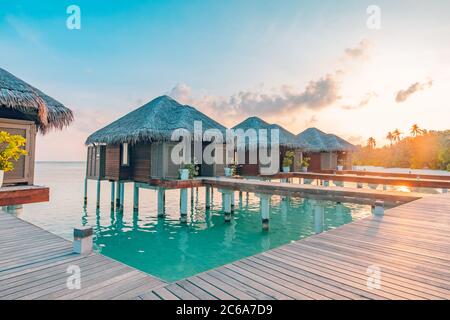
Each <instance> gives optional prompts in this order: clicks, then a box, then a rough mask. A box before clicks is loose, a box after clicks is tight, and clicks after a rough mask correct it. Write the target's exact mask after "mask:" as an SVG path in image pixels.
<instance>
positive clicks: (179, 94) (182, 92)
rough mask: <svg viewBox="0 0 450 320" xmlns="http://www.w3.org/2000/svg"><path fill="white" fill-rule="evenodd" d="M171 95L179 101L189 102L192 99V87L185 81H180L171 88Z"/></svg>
mask: <svg viewBox="0 0 450 320" xmlns="http://www.w3.org/2000/svg"><path fill="white" fill-rule="evenodd" d="M169 96H171V97H172V98H174V99H175V100H177V101H180V102H184V103H188V102H189V101H190V100H191V96H192V89H191V87H190V86H188V85H187V84H185V83H178V84H177V85H176V86H175V87H173V88H172V90H170V92H169Z"/></svg>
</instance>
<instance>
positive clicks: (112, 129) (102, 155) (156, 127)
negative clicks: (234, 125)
mask: <svg viewBox="0 0 450 320" xmlns="http://www.w3.org/2000/svg"><path fill="white" fill-rule="evenodd" d="M194 121H201V122H202V130H203V132H204V131H205V130H208V129H217V130H219V131H221V132H222V133H223V135H224V136H225V131H226V128H225V127H224V126H222V125H221V124H220V123H218V122H216V121H215V120H213V119H211V118H210V117H208V116H207V115H205V114H203V113H202V112H200V111H198V110H197V109H195V108H194V107H191V106H188V105H182V104H180V103H178V102H177V101H175V100H174V99H172V98H170V97H168V96H161V97H158V98H156V99H154V100H152V101H150V102H148V103H147V104H145V105H143V106H142V107H139V108H138V109H136V110H134V111H132V112H130V113H128V114H126V115H125V116H123V117H121V118H120V119H118V120H116V121H114V122H112V123H110V124H109V125H107V126H106V127H104V128H102V129H100V130H98V131H96V132H94V133H93V134H92V135H90V136H89V137H88V138H87V140H86V145H90V147H89V148H88V168H87V171H88V174H87V176H88V178H91V179H108V180H111V181H119V180H132V181H136V182H142V183H148V182H149V181H150V179H152V178H177V177H178V169H179V168H180V166H179V165H177V164H174V163H173V162H172V161H171V159H170V154H171V151H172V149H173V147H174V146H175V144H176V142H173V141H171V135H172V132H173V131H174V130H177V129H186V130H188V131H190V132H194ZM223 168H224V165H219V164H214V165H207V164H202V165H201V166H200V174H201V175H204V176H215V175H223Z"/></svg>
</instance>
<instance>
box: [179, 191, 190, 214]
mask: <svg viewBox="0 0 450 320" xmlns="http://www.w3.org/2000/svg"><path fill="white" fill-rule="evenodd" d="M187 202H188V191H187V189H186V188H184V189H180V221H181V223H186V222H187Z"/></svg>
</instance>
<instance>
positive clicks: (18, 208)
mask: <svg viewBox="0 0 450 320" xmlns="http://www.w3.org/2000/svg"><path fill="white" fill-rule="evenodd" d="M22 211H23V205H21V204H14V205H9V206H6V212H8V213H11V214H14V215H20V214H21V213H22Z"/></svg>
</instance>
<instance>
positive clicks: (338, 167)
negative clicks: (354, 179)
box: [337, 158, 345, 171]
mask: <svg viewBox="0 0 450 320" xmlns="http://www.w3.org/2000/svg"><path fill="white" fill-rule="evenodd" d="M344 164H345V160H344V159H342V158H340V159H338V165H337V170H338V171H342V170H344Z"/></svg>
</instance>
